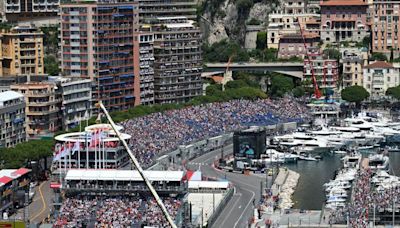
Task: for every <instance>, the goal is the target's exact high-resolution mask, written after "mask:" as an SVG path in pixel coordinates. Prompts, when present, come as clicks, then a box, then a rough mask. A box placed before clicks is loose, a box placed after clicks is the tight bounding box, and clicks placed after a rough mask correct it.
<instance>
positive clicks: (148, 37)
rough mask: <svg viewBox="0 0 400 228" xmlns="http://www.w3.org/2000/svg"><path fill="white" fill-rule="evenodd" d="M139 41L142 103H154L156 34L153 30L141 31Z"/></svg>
mask: <svg viewBox="0 0 400 228" xmlns="http://www.w3.org/2000/svg"><path fill="white" fill-rule="evenodd" d="M142 27H143V26H142ZM142 30H143V28H142ZM139 43H140V48H139V52H140V56H139V58H140V104H142V105H149V104H154V47H153V45H154V34H153V33H151V32H141V33H140V35H139Z"/></svg>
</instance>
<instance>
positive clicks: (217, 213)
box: [207, 188, 234, 227]
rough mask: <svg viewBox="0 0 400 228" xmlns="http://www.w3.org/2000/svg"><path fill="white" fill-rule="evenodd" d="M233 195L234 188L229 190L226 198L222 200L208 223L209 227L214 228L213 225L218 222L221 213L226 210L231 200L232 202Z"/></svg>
mask: <svg viewBox="0 0 400 228" xmlns="http://www.w3.org/2000/svg"><path fill="white" fill-rule="evenodd" d="M233 193H234V190H233V188H231V189H229V190H228V192H227V193H226V195H225V197H224V198H223V199H222V200H221V202H220V203H219V205H218V207H217V208H216V209H215V211H214V213H213V214H212V215H211V216H210V217H209V219H208V221H207V227H212V225H213V224H214V223H215V222H216V221H217V219H218V217H219V216H220V214H221V212H222V211H223V210H224V208H225V206H226V205H227V204H228V202H229V200H231V198H232V196H233Z"/></svg>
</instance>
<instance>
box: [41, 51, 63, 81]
mask: <svg viewBox="0 0 400 228" xmlns="http://www.w3.org/2000/svg"><path fill="white" fill-rule="evenodd" d="M44 72H46V74H49V75H52V76H55V75H58V74H59V73H60V67H59V63H58V60H57V59H56V57H54V56H53V55H47V56H45V57H44Z"/></svg>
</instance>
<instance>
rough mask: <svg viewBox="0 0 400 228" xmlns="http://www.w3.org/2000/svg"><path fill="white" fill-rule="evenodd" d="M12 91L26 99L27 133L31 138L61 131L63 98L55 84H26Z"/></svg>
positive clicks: (14, 86)
mask: <svg viewBox="0 0 400 228" xmlns="http://www.w3.org/2000/svg"><path fill="white" fill-rule="evenodd" d="M10 89H11V90H12V91H16V92H18V93H21V94H23V95H24V97H25V103H26V108H25V113H26V133H27V136H28V137H29V138H32V137H39V136H48V135H52V134H53V133H54V132H56V131H58V130H61V126H62V125H61V119H62V116H61V113H60V106H61V98H60V95H59V94H58V93H57V91H56V90H57V85H56V84H55V83H54V82H48V81H43V82H26V83H22V84H16V85H11V86H10Z"/></svg>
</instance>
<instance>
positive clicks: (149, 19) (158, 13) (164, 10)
mask: <svg viewBox="0 0 400 228" xmlns="http://www.w3.org/2000/svg"><path fill="white" fill-rule="evenodd" d="M196 6H197V3H196V1H192V0H189V1H188V0H168V1H167V0H139V9H140V13H139V16H140V23H141V24H152V23H153V22H154V20H156V18H157V17H175V16H183V17H186V18H188V19H189V20H196V19H197V15H196Z"/></svg>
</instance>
